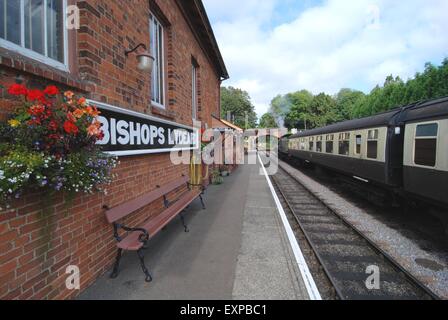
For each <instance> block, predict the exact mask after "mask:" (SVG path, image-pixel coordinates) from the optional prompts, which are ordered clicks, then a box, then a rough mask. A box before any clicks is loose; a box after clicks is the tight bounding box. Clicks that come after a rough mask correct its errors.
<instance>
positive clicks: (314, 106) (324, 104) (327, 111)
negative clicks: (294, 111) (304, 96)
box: [308, 93, 341, 129]
mask: <svg viewBox="0 0 448 320" xmlns="http://www.w3.org/2000/svg"><path fill="white" fill-rule="evenodd" d="M308 116H309V117H310V128H308V129H311V128H318V127H323V126H326V125H328V124H331V123H335V122H338V121H340V120H341V117H340V116H339V114H338V112H337V109H336V101H335V100H334V99H333V98H332V97H331V96H329V95H328V94H325V93H320V94H318V95H317V96H315V97H314V98H313V101H311V104H310V108H309V114H308Z"/></svg>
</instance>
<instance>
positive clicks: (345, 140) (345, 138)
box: [339, 133, 350, 156]
mask: <svg viewBox="0 0 448 320" xmlns="http://www.w3.org/2000/svg"><path fill="white" fill-rule="evenodd" d="M339 154H340V155H343V156H348V155H349V154H350V133H341V134H339Z"/></svg>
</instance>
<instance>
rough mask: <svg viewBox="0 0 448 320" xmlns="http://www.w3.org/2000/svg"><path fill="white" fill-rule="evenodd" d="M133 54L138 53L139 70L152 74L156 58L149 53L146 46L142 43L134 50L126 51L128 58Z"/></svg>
mask: <svg viewBox="0 0 448 320" xmlns="http://www.w3.org/2000/svg"><path fill="white" fill-rule="evenodd" d="M131 53H136V55H137V62H138V66H137V68H138V69H139V70H141V71H148V72H149V73H152V69H153V66H154V61H155V58H154V56H153V55H151V53H150V52H148V49H147V47H146V45H144V44H143V43H140V44H139V45H137V46H136V47H135V48H134V49H131V50H127V51H125V56H126V57H128V56H129V55H130V54H131Z"/></svg>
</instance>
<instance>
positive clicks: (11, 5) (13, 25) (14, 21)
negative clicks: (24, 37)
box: [0, 0, 20, 45]
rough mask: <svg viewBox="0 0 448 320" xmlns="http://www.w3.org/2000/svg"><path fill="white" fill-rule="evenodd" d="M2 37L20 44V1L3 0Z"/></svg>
mask: <svg viewBox="0 0 448 320" xmlns="http://www.w3.org/2000/svg"><path fill="white" fill-rule="evenodd" d="M0 4H1V6H2V9H1V10H0V16H1V20H0V23H1V24H2V27H0V37H2V38H3V39H6V40H8V41H11V42H13V43H15V44H18V45H20V1H17V0H1V1H0Z"/></svg>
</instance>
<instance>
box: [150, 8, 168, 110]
mask: <svg viewBox="0 0 448 320" xmlns="http://www.w3.org/2000/svg"><path fill="white" fill-rule="evenodd" d="M154 22H155V24H156V25H157V26H160V29H161V36H162V43H161V45H160V44H159V46H158V48H159V52H152V48H151V44H152V40H151V39H150V49H151V54H152V55H153V56H154V57H155V58H156V61H155V62H154V66H156V62H157V61H158V57H160V56H161V57H162V59H161V68H160V69H161V73H162V77H161V78H162V80H161V81H162V84H161V86H160V85H159V88H161V89H162V92H161V93H160V89H159V96H160V99H161V100H162V103H160V102H157V101H155V100H154V99H153V98H154V97H153V95H152V86H153V85H154V80H155V79H157V81H158V78H159V77H158V75H156V74H155V70H156V68H153V70H152V74H151V104H152V105H153V106H155V107H158V108H161V109H165V95H166V88H165V28H164V26H163V24H161V23H160V21H159V19H157V18H156V16H155V15H154V14H153V13H152V12H150V18H149V36H150V37H151V38H153V37H154V35H158V33H157V31H156V33H154V32H155V31H154V30H152V25H153V23H154ZM156 41H159V37H158V36H157V38H156ZM157 67H159V66H157ZM158 69H159V68H157V70H158Z"/></svg>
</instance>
